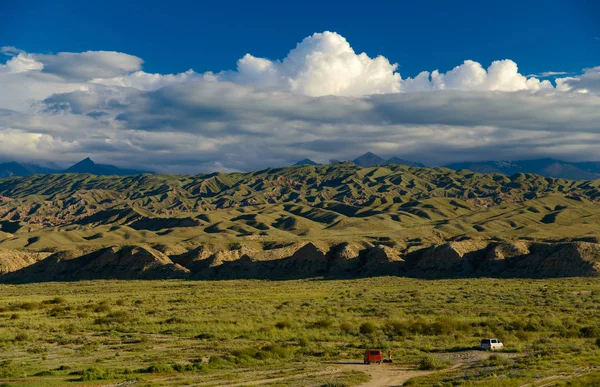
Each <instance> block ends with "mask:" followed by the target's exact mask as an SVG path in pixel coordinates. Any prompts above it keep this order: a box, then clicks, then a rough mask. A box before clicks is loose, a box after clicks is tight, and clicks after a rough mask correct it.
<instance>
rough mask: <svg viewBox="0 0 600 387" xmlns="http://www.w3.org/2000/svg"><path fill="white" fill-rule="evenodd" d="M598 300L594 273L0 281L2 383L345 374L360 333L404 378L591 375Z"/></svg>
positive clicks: (438, 381)
mask: <svg viewBox="0 0 600 387" xmlns="http://www.w3.org/2000/svg"><path fill="white" fill-rule="evenodd" d="M598 305H600V280H598V279H597V278H572V279H543V280H526V279H514V280H504V279H489V278H477V279H451V280H422V279H410V278H396V277H375V278H366V279H355V280H340V281H323V280H318V279H315V280H298V281H257V280H235V281H181V280H163V281H81V282H73V283H42V284H26V285H0V385H2V386H64V385H67V386H70V385H73V386H76V385H86V386H100V385H136V386H137V385H139V386H178V385H197V386H220V385H240V386H243V385H270V386H307V385H312V386H352V385H361V383H365V382H368V380H369V379H370V378H371V376H372V375H375V374H373V372H371V371H372V370H369V368H368V367H366V366H351V367H348V366H345V365H344V364H343V363H344V362H346V361H347V360H348V359H354V360H360V359H361V353H362V351H363V350H364V349H365V348H367V347H381V348H385V349H388V348H391V349H393V351H394V358H395V366H396V367H401V368H402V369H404V370H405V371H406V372H411V373H410V374H409V376H410V378H408V380H404V379H406V378H400V376H398V378H400V379H399V380H403V381H404V383H405V384H406V385H417V386H418V385H423V386H429V385H485V386H490V385H492V386H493V385H497V386H521V385H527V384H529V385H538V384H539V385H548V384H547V383H550V385H553V384H558V385H560V383H567V382H568V383H570V384H568V385H589V384H590V383H592V382H593V383H598V382H600V328H599V326H600V313H599V312H598ZM486 336H495V337H499V338H500V339H501V340H503V341H504V343H505V344H506V350H505V351H504V352H501V353H494V354H491V353H487V352H479V351H473V350H472V347H473V346H476V345H477V344H478V342H479V340H480V339H481V338H482V337H486ZM365 367H366V368H365ZM375 367H377V366H375ZM419 369H421V371H419ZM402 375H407V374H405V373H404V374H402ZM375 376H376V375H375ZM118 383H121V384H118ZM371 383H373V382H371ZM536 383H538V384H536ZM370 385H377V384H370Z"/></svg>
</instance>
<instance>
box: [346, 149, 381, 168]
mask: <svg viewBox="0 0 600 387" xmlns="http://www.w3.org/2000/svg"><path fill="white" fill-rule="evenodd" d="M352 162H353V163H354V164H356V165H359V166H361V167H374V166H376V165H383V164H385V160H384V159H382V158H381V157H379V156H377V155H376V154H375V153H373V152H367V153H365V154H364V155H362V156H359V157H357V158H355V159H354V160H352Z"/></svg>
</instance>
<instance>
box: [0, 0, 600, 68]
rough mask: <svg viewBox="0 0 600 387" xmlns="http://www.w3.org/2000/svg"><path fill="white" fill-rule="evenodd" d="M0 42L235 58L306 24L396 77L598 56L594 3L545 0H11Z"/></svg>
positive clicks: (580, 63) (277, 42)
mask: <svg viewBox="0 0 600 387" xmlns="http://www.w3.org/2000/svg"><path fill="white" fill-rule="evenodd" d="M0 13H1V14H2V15H3V17H2V23H1V25H0V43H2V44H3V45H10V46H15V47H18V48H20V49H22V50H25V51H28V52H38V53H57V52H61V51H73V52H80V51H86V50H109V51H120V52H125V53H128V54H132V55H136V56H138V57H141V58H143V59H144V60H145V64H144V69H145V70H146V71H149V72H160V73H173V72H181V71H185V70H187V69H189V68H193V69H194V70H196V71H198V72H204V71H208V70H210V71H220V70H224V69H234V68H235V63H236V61H237V59H239V58H240V57H242V56H243V55H244V54H245V53H248V52H249V53H252V54H253V55H255V56H260V57H266V58H271V59H277V58H283V57H284V56H285V55H286V54H287V52H288V51H289V50H290V48H291V45H292V44H295V43H296V42H299V41H301V40H302V39H303V38H304V37H306V36H309V35H311V34H312V33H314V32H321V31H325V30H330V31H336V32H338V33H339V34H341V35H343V36H344V37H346V39H348V41H350V42H351V44H352V47H353V48H354V49H355V51H357V52H363V51H364V52H366V53H367V54H369V55H370V56H375V55H380V54H381V55H384V56H386V57H387V58H388V59H389V60H390V61H391V62H392V63H394V62H395V63H398V64H399V65H400V67H399V72H400V74H402V76H403V77H406V76H411V77H412V76H415V75H417V73H418V72H420V71H422V70H434V69H440V70H442V71H447V70H449V69H451V68H453V67H454V66H456V65H457V64H458V63H461V62H462V61H463V60H465V59H473V60H476V61H478V62H481V63H483V64H487V63H490V62H491V61H493V60H497V59H505V58H510V59H512V60H514V61H515V62H517V63H518V64H519V68H520V70H521V72H522V73H524V74H532V73H540V72H545V71H566V72H577V71H580V70H581V69H582V68H587V67H593V66H596V65H598V63H600V61H599V60H598V59H599V58H600V40H598V39H595V38H600V23H598V20H600V3H599V2H597V1H594V0H547V1H531V0H520V1H497V2H492V1H451V2H450V1H438V0H432V1H426V2H424V1H423V2H421V1H395V2H393V1H389V2H365V1H301V2H300V1H298V2H294V1H226V2H220V1H180V0H171V1H168V2H165V1H152V0H150V1H143V2H142V1H123V0H120V1H114V0H105V1H80V0H75V1H64V0H56V1H42V0H31V1H27V2H24V1H22V2H21V1H12V2H6V1H4V2H0Z"/></svg>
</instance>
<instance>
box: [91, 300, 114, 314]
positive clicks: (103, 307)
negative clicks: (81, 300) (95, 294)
mask: <svg viewBox="0 0 600 387" xmlns="http://www.w3.org/2000/svg"><path fill="white" fill-rule="evenodd" d="M94 312H96V313H106V312H110V305H108V302H107V301H102V302H101V303H99V304H98V305H96V306H95V307H94Z"/></svg>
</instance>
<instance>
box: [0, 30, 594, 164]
mask: <svg viewBox="0 0 600 387" xmlns="http://www.w3.org/2000/svg"><path fill="white" fill-rule="evenodd" d="M0 52H1V53H2V54H4V55H6V56H7V59H6V61H5V62H4V63H0V154H1V155H2V158H4V159H17V160H21V161H31V160H37V161H44V160H46V161H62V162H63V163H65V164H67V163H69V162H73V161H78V159H81V158H83V157H87V156H91V157H92V158H94V159H95V160H96V161H98V162H106V163H114V164H118V165H121V166H125V167H138V168H142V169H153V170H157V171H163V172H199V171H213V170H215V169H220V170H248V169H255V168H262V167H266V166H275V165H284V164H289V163H290V162H294V161H297V160H299V159H302V158H305V157H310V158H313V159H315V160H316V161H320V162H326V161H327V160H329V159H349V158H353V157H355V156H357V155H358V154H360V153H362V152H364V151H367V150H370V151H374V152H380V153H381V155H382V156H400V157H404V158H408V159H413V160H415V161H420V162H425V163H429V164H438V165H439V164H444V163H447V162H450V161H462V160H465V159H482V158H485V159H490V158H491V159H518V158H532V157H536V156H539V157H546V156H554V157H565V158H575V159H582V158H584V159H593V158H597V156H596V154H597V149H598V146H600V128H599V127H598V122H600V67H596V68H591V69H587V70H585V71H584V72H583V73H582V74H580V75H576V74H569V75H572V76H570V77H563V78H559V79H556V80H555V82H556V88H554V87H553V85H552V84H551V82H550V81H548V80H540V79H539V78H538V77H535V76H525V75H523V74H521V73H520V72H519V69H518V66H517V64H516V63H515V62H514V61H512V60H508V59H505V60H499V61H495V62H492V63H491V64H489V66H487V67H484V66H483V65H482V64H480V63H478V62H476V61H473V60H466V61H464V62H463V63H462V64H460V65H458V66H456V67H455V68H452V69H449V70H447V71H446V70H444V71H445V72H444V71H440V70H434V71H423V72H421V73H420V74H418V75H417V76H414V77H404V78H403V77H402V76H401V75H400V73H399V72H398V66H397V65H396V64H395V63H392V62H390V61H389V60H388V59H386V58H385V57H383V56H373V55H372V54H370V55H371V56H369V54H367V53H356V52H355V51H354V50H353V49H352V47H351V45H350V44H349V42H348V41H347V40H346V39H345V38H344V37H343V36H341V35H339V34H337V33H335V32H323V33H317V34H314V35H312V36H309V37H307V38H306V39H304V40H303V41H302V42H300V43H299V44H298V45H297V46H296V47H295V48H293V49H292V50H291V51H290V52H289V53H288V54H287V55H286V56H285V58H283V59H280V60H276V59H274V60H272V59H266V58H259V57H256V56H253V55H251V54H247V55H245V56H244V57H243V58H241V59H240V60H239V61H238V63H237V70H236V71H224V72H219V73H216V74H214V73H197V72H195V71H193V70H189V71H186V72H183V73H179V74H151V73H147V72H145V71H144V70H143V68H142V64H143V61H142V59H141V58H138V57H136V56H133V55H128V54H125V53H118V52H110V51H96V52H94V51H88V52H84V53H57V54H36V53H27V52H24V51H21V50H18V49H16V48H14V47H4V48H2V49H1V50H0ZM486 65H487V64H486ZM548 65H551V64H548ZM545 75H547V76H551V74H550V73H546V74H545ZM553 75H558V76H561V75H562V74H560V73H559V72H556V74H553ZM0 161H3V160H0Z"/></svg>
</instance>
